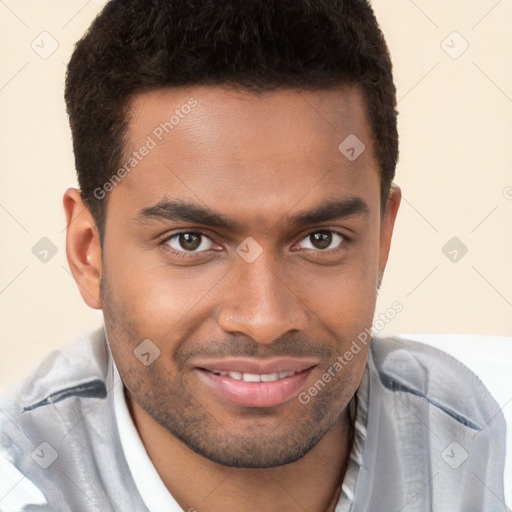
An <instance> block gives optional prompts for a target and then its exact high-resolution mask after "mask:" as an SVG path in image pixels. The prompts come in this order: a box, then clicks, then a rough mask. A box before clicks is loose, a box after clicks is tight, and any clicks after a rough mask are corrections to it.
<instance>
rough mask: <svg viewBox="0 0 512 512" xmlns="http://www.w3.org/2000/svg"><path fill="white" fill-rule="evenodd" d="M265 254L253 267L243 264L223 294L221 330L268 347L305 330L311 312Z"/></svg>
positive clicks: (232, 275)
mask: <svg viewBox="0 0 512 512" xmlns="http://www.w3.org/2000/svg"><path fill="white" fill-rule="evenodd" d="M264 254H265V252H264V253H263V254H262V255H261V256H260V257H259V258H258V259H256V261H253V262H252V263H246V262H245V261H243V260H240V261H239V262H238V263H237V268H236V269H235V270H234V271H233V272H231V273H230V277H229V281H228V282H227V283H226V284H227V287H229V290H226V289H224V290H223V291H222V301H221V305H220V309H219V313H218V322H219V326H220V327H221V328H222V329H223V330H224V331H226V332H229V333H232V334H237V335H240V334H245V335H247V336H250V337H251V338H252V339H253V340H254V341H256V342H257V343H261V344H269V343H272V341H274V340H276V339H278V338H279V337H280V336H283V335H284V334H286V333H288V332H289V331H303V330H305V329H306V325H307V319H308V311H307V307H306V306H305V305H304V304H303V302H302V301H301V300H300V298H299V295H298V292H297V291H296V290H294V289H292V284H293V283H290V282H289V281H290V280H291V279H290V277H289V276H287V275H285V274H284V273H283V272H281V273H280V271H279V270H278V269H277V268H276V266H275V264H274V263H273V262H272V258H271V257H265V256H264Z"/></svg>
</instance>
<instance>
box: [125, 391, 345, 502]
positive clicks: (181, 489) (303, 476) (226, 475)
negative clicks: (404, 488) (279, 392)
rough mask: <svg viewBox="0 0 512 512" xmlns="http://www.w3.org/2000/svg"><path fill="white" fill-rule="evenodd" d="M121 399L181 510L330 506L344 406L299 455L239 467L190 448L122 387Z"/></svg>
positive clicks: (341, 465)
mask: <svg viewBox="0 0 512 512" xmlns="http://www.w3.org/2000/svg"><path fill="white" fill-rule="evenodd" d="M126 401H127V404H128V409H129V410H130V413H131V415H132V418H133V420H134V423H135V425H136V427H137V430H138V432H139V435H140V437H141V439H142V442H143V444H144V446H145V448H146V451H147V452H148V455H149V457H150V459H151V461H152V463H153V465H154V466H155V468H156V470H157V472H158V474H159V475H160V477H161V479H162V481H163V483H164V484H165V486H166V487H167V488H168V489H169V492H170V493H171V494H172V495H173V497H174V499H175V500H176V501H177V502H178V503H179V505H180V506H181V507H182V508H183V510H194V509H195V510H196V511H198V512H202V511H204V510H208V511H209V512H220V511H222V512H225V511H226V510H237V511H238V512H246V511H247V512H249V511H253V510H265V511H268V512H278V511H279V512H281V511H282V510H287V511H290V512H292V511H293V512H295V511H297V512H298V511H300V512H303V511H304V510H308V511H311V512H326V511H330V510H334V508H333V501H334V504H335V502H336V496H337V494H338V491H339V487H340V485H341V482H342V480H343V477H344V475H345V471H346V467H347V462H348V457H349V453H350V444H351V421H350V417H349V413H348V407H347V408H345V410H344V411H343V413H342V414H341V415H340V417H339V418H338V420H337V421H336V423H335V424H334V425H333V426H332V427H331V429H330V430H329V431H328V432H327V433H326V434H325V435H324V436H323V437H322V439H321V440H320V441H319V442H318V443H317V445H316V446H315V447H314V448H313V449H312V450H310V451H309V452H308V453H307V454H306V455H305V456H304V457H303V458H302V459H300V460H298V461H296V462H293V463H291V464H286V465H284V466H278V467H274V468H264V469H245V468H243V469H240V468H230V467H226V466H222V465H220V464H217V463H215V462H212V461H210V460H208V459H205V458H204V457H202V456H200V455H198V454H196V453H195V452H193V451H192V450H190V449H189V448H188V447H187V446H186V445H184V444H183V443H182V442H181V441H179V440H178V439H176V438H175V437H174V436H173V435H172V434H170V433H169V432H168V431H167V430H166V429H164V428H163V427H161V426H160V425H159V424H158V423H156V422H155V421H154V420H153V419H152V418H151V417H150V416H149V415H148V414H147V413H146V412H145V411H144V409H142V408H141V407H140V406H139V405H138V404H137V403H136V402H135V401H134V400H131V398H130V394H129V393H128V392H127V391H126Z"/></svg>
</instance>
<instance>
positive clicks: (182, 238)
mask: <svg viewBox="0 0 512 512" xmlns="http://www.w3.org/2000/svg"><path fill="white" fill-rule="evenodd" d="M178 243H179V245H180V246H181V247H182V248H183V249H185V250H187V251H195V250H196V249H197V248H198V247H199V246H200V245H201V235H198V234H196V233H180V235H179V236H178Z"/></svg>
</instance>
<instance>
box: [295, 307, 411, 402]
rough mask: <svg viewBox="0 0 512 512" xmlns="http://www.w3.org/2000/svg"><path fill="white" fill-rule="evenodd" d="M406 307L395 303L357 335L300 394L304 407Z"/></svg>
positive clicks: (299, 397) (299, 398) (300, 400)
mask: <svg viewBox="0 0 512 512" xmlns="http://www.w3.org/2000/svg"><path fill="white" fill-rule="evenodd" d="M403 309H404V307H403V305H402V303H401V302H398V301H395V302H393V304H392V305H391V307H389V308H388V309H386V311H384V313H380V314H379V317H378V319H377V320H375V321H374V323H373V325H372V326H371V327H370V328H366V329H365V330H364V331H363V332H361V333H359V334H358V335H357V338H356V339H354V340H353V341H352V344H351V346H350V348H349V349H347V350H346V351H345V352H344V353H343V354H341V355H339V356H338V357H337V358H336V360H335V361H334V362H333V363H332V364H331V366H329V368H327V370H326V371H325V372H324V374H323V375H322V376H321V377H320V378H318V379H317V380H316V381H315V383H314V384H312V385H311V386H310V387H309V388H308V389H307V390H306V391H302V392H301V393H299V396H298V400H299V402H300V403H301V404H302V405H306V404H308V403H309V402H310V401H311V397H314V396H316V395H318V393H320V392H321V391H322V389H323V388H324V387H325V386H326V384H328V383H329V382H331V380H332V379H333V378H334V377H335V376H336V374H337V373H339V372H341V370H343V368H345V367H346V366H347V365H348V364H349V362H350V361H352V359H353V358H354V356H356V355H357V354H359V352H361V350H363V348H365V347H366V346H367V345H368V344H369V343H370V341H371V339H372V336H377V334H379V333H380V332H381V331H382V330H383V329H384V327H386V325H388V324H389V323H390V322H391V321H392V320H393V319H394V318H395V317H396V316H397V315H398V314H399V313H401V312H402V311H403Z"/></svg>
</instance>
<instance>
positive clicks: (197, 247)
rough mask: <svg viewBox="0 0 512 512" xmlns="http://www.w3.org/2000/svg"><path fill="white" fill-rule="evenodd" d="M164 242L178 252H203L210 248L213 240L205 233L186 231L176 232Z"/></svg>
mask: <svg viewBox="0 0 512 512" xmlns="http://www.w3.org/2000/svg"><path fill="white" fill-rule="evenodd" d="M164 243H165V244H166V245H168V246H169V247H171V248H172V249H173V250H174V251H176V252H181V253H186V252H203V251H206V250H207V249H210V248H211V246H212V245H213V242H212V241H211V240H210V239H209V238H208V237H207V236H206V235H204V234H203V233H197V232H194V231H184V232H181V233H175V234H174V235H172V236H170V237H168V238H167V239H166V240H164Z"/></svg>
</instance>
